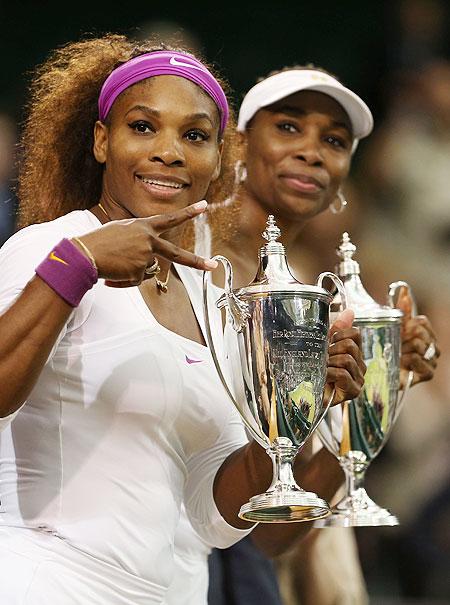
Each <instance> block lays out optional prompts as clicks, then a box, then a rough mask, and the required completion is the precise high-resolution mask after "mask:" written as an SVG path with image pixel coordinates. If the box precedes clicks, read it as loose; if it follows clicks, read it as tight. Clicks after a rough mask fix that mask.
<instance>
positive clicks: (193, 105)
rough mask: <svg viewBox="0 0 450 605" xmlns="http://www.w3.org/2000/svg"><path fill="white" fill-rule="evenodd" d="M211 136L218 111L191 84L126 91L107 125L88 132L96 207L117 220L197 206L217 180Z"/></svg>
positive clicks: (161, 83)
mask: <svg viewBox="0 0 450 605" xmlns="http://www.w3.org/2000/svg"><path fill="white" fill-rule="evenodd" d="M218 132H219V112H218V109H217V107H216V105H215V103H214V101H213V100H212V99H210V97H208V95H207V94H206V93H205V92H204V91H202V90H201V89H200V88H199V87H198V86H197V85H196V84H194V83H193V82H190V81H188V80H185V79H184V78H180V77H178V76H157V77H154V78H150V79H147V80H143V81H142V82H139V83H138V84H135V85H134V86H131V87H130V88H128V89H127V90H126V91H125V92H124V93H122V94H121V95H120V96H119V97H118V98H117V99H116V101H115V102H114V105H113V107H112V109H111V111H110V114H109V116H108V119H107V124H102V123H101V122H97V123H96V126H95V132H94V138H95V142H94V155H95V157H96V159H97V161H98V162H100V163H102V164H104V165H105V170H104V174H103V186H102V196H101V200H100V201H101V202H102V204H104V205H105V206H107V207H108V208H109V209H110V210H111V209H114V214H113V216H114V218H123V217H125V216H130V215H131V216H135V217H145V216H151V215H153V214H160V213H165V212H169V211H170V210H176V209H179V208H183V207H185V206H187V205H189V204H192V203H194V202H197V201H199V200H201V199H203V198H204V197H205V194H206V191H207V189H208V187H209V184H210V182H211V181H212V180H215V179H216V178H217V177H218V176H219V173H220V157H221V145H220V144H219V142H218Z"/></svg>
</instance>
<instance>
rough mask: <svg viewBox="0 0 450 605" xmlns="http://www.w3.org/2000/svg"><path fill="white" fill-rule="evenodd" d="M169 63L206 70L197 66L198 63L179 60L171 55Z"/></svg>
mask: <svg viewBox="0 0 450 605" xmlns="http://www.w3.org/2000/svg"><path fill="white" fill-rule="evenodd" d="M169 63H170V64H171V65H175V66H178V67H190V68H191V69H198V71H204V70H203V69H202V68H201V67H197V65H191V64H190V63H184V62H183V61H178V59H176V58H175V57H170V61H169Z"/></svg>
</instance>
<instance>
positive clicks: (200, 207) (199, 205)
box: [193, 200, 208, 210]
mask: <svg viewBox="0 0 450 605" xmlns="http://www.w3.org/2000/svg"><path fill="white" fill-rule="evenodd" d="M207 205H208V202H207V201H206V200H200V201H199V202H195V204H193V207H194V208H195V209H196V210H203V209H204V208H206V206H207Z"/></svg>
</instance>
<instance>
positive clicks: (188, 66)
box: [98, 50, 229, 133]
mask: <svg viewBox="0 0 450 605" xmlns="http://www.w3.org/2000/svg"><path fill="white" fill-rule="evenodd" d="M164 75H173V76H180V77H181V78H186V80H191V82H194V83H195V84H197V85H198V86H200V88H203V90H204V91H205V92H207V93H208V95H209V96H210V97H211V98H212V100H213V101H214V103H215V104H216V105H217V107H218V109H219V113H220V132H221V133H223V131H224V130H225V126H226V125H227V121H228V114H229V110H228V102H227V98H226V96H225V93H224V92H223V90H222V87H221V86H220V84H219V83H218V82H217V80H216V79H215V77H214V76H213V75H212V74H211V72H210V71H208V69H206V67H205V66H204V65H203V64H202V63H200V61H198V60H197V59H194V57H191V56H189V55H185V54H184V53H179V52H172V51H166V50H163V51H155V52H152V53H147V54H145V55H140V56H138V57H135V58H134V59H130V60H129V61H127V62H126V63H124V64H123V65H120V66H119V67H118V68H117V69H115V70H114V71H112V72H111V73H110V74H109V76H108V77H107V78H106V80H105V82H104V83H103V86H102V89H101V91H100V95H99V98H98V113H99V118H100V120H101V121H102V122H103V121H104V120H105V118H106V116H107V115H108V113H109V111H110V109H111V107H112V104H113V103H114V101H115V100H116V99H117V97H118V96H119V95H120V93H121V92H123V91H124V90H125V89H126V88H128V87H130V86H133V84H136V83H137V82H140V81H141V80H145V79H146V78H152V77H153V76H164Z"/></svg>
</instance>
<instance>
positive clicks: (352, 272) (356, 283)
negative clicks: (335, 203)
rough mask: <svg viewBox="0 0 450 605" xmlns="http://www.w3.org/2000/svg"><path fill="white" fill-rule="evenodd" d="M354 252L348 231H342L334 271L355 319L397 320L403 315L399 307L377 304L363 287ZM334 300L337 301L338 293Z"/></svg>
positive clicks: (354, 247)
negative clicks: (339, 279)
mask: <svg viewBox="0 0 450 605" xmlns="http://www.w3.org/2000/svg"><path fill="white" fill-rule="evenodd" d="M355 252H356V246H355V245H354V244H353V243H352V242H351V241H350V237H349V235H348V233H347V232H345V233H343V234H342V240H341V243H340V246H339V248H337V249H336V254H337V255H338V256H339V257H340V258H341V262H340V263H339V264H338V265H337V266H336V273H337V274H338V275H339V277H340V278H341V279H342V282H343V284H344V288H345V291H346V293H347V305H348V307H349V308H350V309H353V311H354V312H355V319H360V320H367V321H369V320H372V319H374V320H377V319H384V320H386V319H391V320H398V319H399V318H401V317H402V316H403V313H402V312H401V311H400V310H399V309H395V308H392V307H389V306H387V305H380V304H378V303H377V302H376V301H375V300H374V299H373V298H372V297H371V296H370V294H369V293H368V292H367V290H366V289H365V288H364V286H363V284H362V282H361V278H360V277H359V274H360V268H359V263H357V262H356V261H355V260H354V259H353V255H354V253H355ZM334 302H335V303H338V302H339V294H337V295H336V297H335V299H334Z"/></svg>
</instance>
